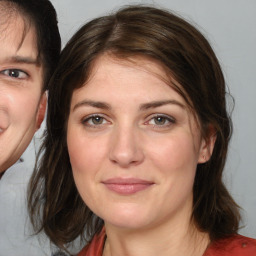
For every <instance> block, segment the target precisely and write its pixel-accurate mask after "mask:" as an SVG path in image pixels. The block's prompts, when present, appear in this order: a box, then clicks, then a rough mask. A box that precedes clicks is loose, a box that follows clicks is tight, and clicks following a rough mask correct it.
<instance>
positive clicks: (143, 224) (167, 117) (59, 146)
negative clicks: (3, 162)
mask: <svg viewBox="0 0 256 256" xmlns="http://www.w3.org/2000/svg"><path fill="white" fill-rule="evenodd" d="M225 96H226V91H225V82H224V78H223V74H222V71H221V68H220V66H219V63H218V60H217V58H216V56H215V54H214V52H213V50H212V49H211V47H210V45H209V43H208V42H207V41H206V39H205V38H204V37H203V36H202V35H201V33H200V32H198V31H197V30H196V29H195V28H194V27H193V26H191V25H190V24H189V23H187V22H186V21H184V20H183V19H181V18H179V17H177V16H175V15H173V14H171V13H169V12H167V11H164V10H159V9H155V8H151V7H140V6H131V7H127V8H124V9H121V10H119V11H118V12H117V13H115V14H114V15H109V16H106V17H101V18H98V19H95V20H93V21H91V22H89V23H87V24H85V25H84V26H83V27H82V28H81V29H80V30H79V31H78V32H77V33H76V34H75V35H74V36H73V38H72V39H71V40H70V41H69V43H68V44H67V46H66V47H65V49H64V50H63V52H62V56H61V60H60V63H59V66H58V68H57V71H56V73H55V75H54V77H53V79H52V81H51V86H50V90H49V114H48V119H47V132H46V135H45V139H44V145H43V147H42V150H41V153H42V155H41V157H42V158H41V161H40V162H39V164H38V166H37V167H36V171H35V173H34V177H33V178H32V180H31V188H30V198H29V208H30V212H31V217H32V220H33V222H34V224H35V226H36V224H38V223H37V214H38V213H41V212H42V213H43V215H42V220H41V222H40V223H39V226H37V227H39V230H40V229H41V230H42V229H44V230H45V232H46V233H47V234H48V236H49V237H50V238H51V239H52V241H53V242H54V243H56V244H57V245H58V246H60V247H61V246H62V247H63V246H64V244H65V243H68V242H70V241H72V240H73V239H74V238H76V237H77V236H79V235H81V234H84V231H86V238H87V239H88V240H91V239H92V240H91V242H90V243H89V245H88V246H87V247H85V248H84V250H83V251H82V252H81V253H80V254H79V255H105V256H106V255H140V256H142V255H156V254H159V255H168V256H170V255H176V256H177V255H189V256H192V255H253V253H255V251H256V242H255V241H254V240H253V239H249V238H245V237H242V236H239V235H237V232H238V225H239V220H240V215H239V210H238V206H237V205H236V203H235V202H234V201H233V199H232V198H231V196H230V194H229V193H228V191H227V190H226V188H225V186H224V184H223V182H222V172H223V168H224V164H225V160H226V155H227V147H228V142H229V139H230V136H231V121H230V119H229V116H228V114H227V111H226V102H225ZM227 253H231V254H227ZM239 253H242V254H239Z"/></svg>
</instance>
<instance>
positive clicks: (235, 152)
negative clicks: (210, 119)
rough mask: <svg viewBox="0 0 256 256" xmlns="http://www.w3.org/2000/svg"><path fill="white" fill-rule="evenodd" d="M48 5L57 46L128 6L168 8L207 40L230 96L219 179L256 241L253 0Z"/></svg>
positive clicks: (86, 0)
mask: <svg viewBox="0 0 256 256" xmlns="http://www.w3.org/2000/svg"><path fill="white" fill-rule="evenodd" d="M52 3H53V5H54V6H55V7H56V9H57V13H58V17H59V26H60V32H61V36H62V40H63V46H64V45H65V43H66V42H67V41H68V39H69V38H70V37H71V35H72V34H73V33H74V32H75V31H76V30H77V29H78V28H79V27H80V26H81V25H82V24H83V23H85V22H87V21H89V20H91V19H92V18H95V17H97V16H99V15H103V14H108V13H110V12H111V11H113V10H116V9H118V8H119V7H120V6H123V5H127V4H134V3H140V4H150V5H154V6H156V7H164V8H167V9H169V10H173V11H174V12H176V13H177V14H179V15H181V16H183V17H184V18H186V19H187V20H188V21H190V22H191V23H192V24H194V25H195V26H196V27H197V28H199V30H200V31H201V32H202V33H203V34H204V35H205V36H206V38H208V40H209V41H210V43H211V45H212V47H213V48H214V50H215V52H216V55H217V57H218V58H219V61H220V63H221V65H222V68H223V71H224V74H225V78H226V82H227V85H228V87H229V89H230V92H231V94H232V95H233V97H234V98H235V108H234V111H233V114H232V118H233V124H234V133H233V137H232V141H231V145H230V150H229V156H228V162H227V165H226V168H225V173H224V179H225V182H226V184H227V187H228V188H229V190H230V191H231V194H232V195H233V197H234V198H235V200H236V201H237V203H238V204H239V205H240V206H241V207H242V208H243V211H242V215H243V217H244V220H243V222H242V223H241V225H242V226H244V227H243V228H242V229H241V230H240V233H241V234H243V235H247V236H251V237H254V238H256V101H255V97H256V1H255V0H215V1H212V0H156V1H128V0H126V1H125V0H123V1H122V0H105V1H103V0H52ZM39 135H40V132H39V133H38V134H37V137H39ZM36 141H37V143H38V141H39V140H36ZM28 160H29V161H30V163H31V165H32V164H33V161H34V156H33V155H30V156H29V159H28Z"/></svg>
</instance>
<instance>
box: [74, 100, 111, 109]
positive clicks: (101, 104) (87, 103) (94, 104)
mask: <svg viewBox="0 0 256 256" xmlns="http://www.w3.org/2000/svg"><path fill="white" fill-rule="evenodd" d="M82 106H89V107H94V108H100V109H105V110H110V109H111V106H110V105H109V104H107V103H105V102H101V101H92V100H83V101H80V102H78V103H77V104H76V105H75V106H74V107H73V111H74V110H76V109H77V108H79V107H82Z"/></svg>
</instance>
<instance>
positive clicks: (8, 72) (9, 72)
mask: <svg viewBox="0 0 256 256" xmlns="http://www.w3.org/2000/svg"><path fill="white" fill-rule="evenodd" d="M1 73H2V74H3V75H5V76H9V77H12V78H18V79H25V78H27V77H28V74H27V73H26V72H24V71H22V70H20V69H5V70H3V71H1Z"/></svg>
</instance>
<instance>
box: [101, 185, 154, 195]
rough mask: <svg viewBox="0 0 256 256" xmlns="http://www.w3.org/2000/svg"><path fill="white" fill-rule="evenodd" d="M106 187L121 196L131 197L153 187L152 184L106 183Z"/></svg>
mask: <svg viewBox="0 0 256 256" xmlns="http://www.w3.org/2000/svg"><path fill="white" fill-rule="evenodd" d="M104 185H105V186H106V187H107V188H108V189H109V190H111V191H113V192H116V193H118V194H121V195H131V194H135V193H137V192H139V191H142V190H145V189H147V188H149V187H150V186H152V185H153V184H152V183H141V184H140V183H135V184H116V183H104Z"/></svg>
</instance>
